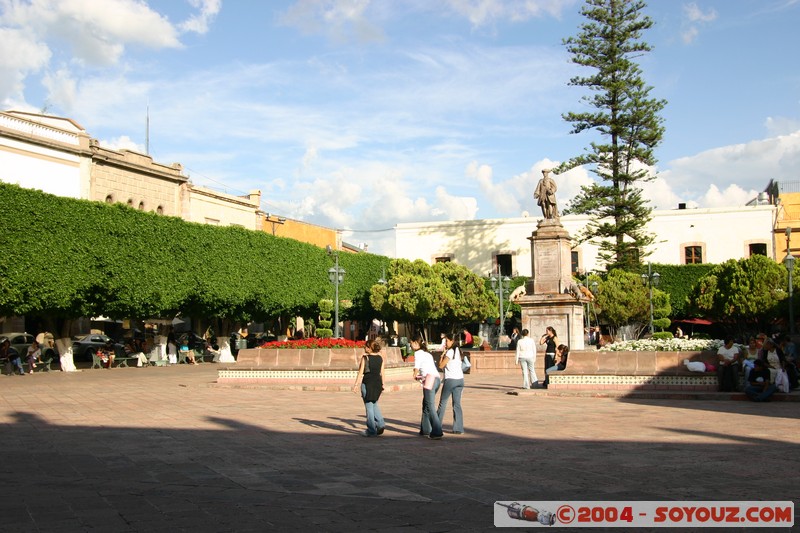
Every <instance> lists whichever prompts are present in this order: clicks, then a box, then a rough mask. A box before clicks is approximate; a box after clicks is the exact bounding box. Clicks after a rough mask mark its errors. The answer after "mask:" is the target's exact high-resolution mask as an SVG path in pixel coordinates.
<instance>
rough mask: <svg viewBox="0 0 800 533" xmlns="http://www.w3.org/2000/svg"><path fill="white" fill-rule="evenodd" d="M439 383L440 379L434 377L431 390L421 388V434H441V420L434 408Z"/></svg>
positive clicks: (437, 435) (440, 382)
mask: <svg viewBox="0 0 800 533" xmlns="http://www.w3.org/2000/svg"><path fill="white" fill-rule="evenodd" d="M441 384H442V380H441V379H439V378H436V381H435V382H434V383H433V388H432V389H431V390H427V389H422V420H421V421H420V423H419V430H420V432H421V433H422V434H423V435H430V436H432V437H441V436H442V421H441V420H439V415H438V414H437V413H436V409H435V408H434V405H435V404H436V393H437V392H438V391H439V385H441Z"/></svg>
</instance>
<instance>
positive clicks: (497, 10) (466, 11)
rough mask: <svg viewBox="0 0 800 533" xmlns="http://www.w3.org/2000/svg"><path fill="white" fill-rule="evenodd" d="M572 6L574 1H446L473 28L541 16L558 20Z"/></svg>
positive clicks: (522, 20)
mask: <svg viewBox="0 0 800 533" xmlns="http://www.w3.org/2000/svg"><path fill="white" fill-rule="evenodd" d="M573 4H575V0H447V5H448V7H449V8H450V9H451V10H452V11H454V12H455V13H457V14H458V15H460V16H462V17H464V18H466V19H467V20H469V21H470V23H471V24H472V25H473V26H475V27H479V26H483V25H485V24H491V23H493V22H495V21H498V20H509V21H512V22H524V21H526V20H529V19H531V18H535V17H541V16H543V15H550V16H552V17H555V18H560V16H561V13H562V12H563V11H564V10H565V9H568V8H570V7H571V6H572V5H573Z"/></svg>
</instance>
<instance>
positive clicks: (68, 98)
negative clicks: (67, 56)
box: [42, 68, 78, 109]
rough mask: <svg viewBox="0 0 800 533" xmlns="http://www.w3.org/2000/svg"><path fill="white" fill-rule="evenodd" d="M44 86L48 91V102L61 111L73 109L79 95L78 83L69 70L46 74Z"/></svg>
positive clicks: (43, 80)
mask: <svg viewBox="0 0 800 533" xmlns="http://www.w3.org/2000/svg"><path fill="white" fill-rule="evenodd" d="M42 85H44V87H45V88H46V89H47V91H48V96H47V100H48V102H51V103H53V104H55V105H57V106H58V107H60V108H61V109H73V107H74V105H75V99H76V97H77V93H78V88H77V85H78V83H77V81H76V80H75V79H74V78H73V77H72V74H71V73H70V72H69V70H67V69H66V68H61V69H59V70H57V71H56V72H52V73H47V74H45V76H44V78H42Z"/></svg>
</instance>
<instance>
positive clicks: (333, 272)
mask: <svg viewBox="0 0 800 533" xmlns="http://www.w3.org/2000/svg"><path fill="white" fill-rule="evenodd" d="M326 250H327V251H328V255H332V256H333V259H334V261H335V262H336V264H335V265H334V266H332V267H331V268H329V269H328V279H329V280H330V282H331V283H333V287H334V293H335V296H334V300H333V309H334V311H333V319H334V324H335V325H334V327H333V328H334V329H333V337H334V338H336V339H338V338H339V285H341V284H342V282H343V281H344V275H345V271H344V269H343V268H340V267H339V252H338V251H336V250H334V249H333V248H331V245H330V244H329V245H328V246H327V248H326Z"/></svg>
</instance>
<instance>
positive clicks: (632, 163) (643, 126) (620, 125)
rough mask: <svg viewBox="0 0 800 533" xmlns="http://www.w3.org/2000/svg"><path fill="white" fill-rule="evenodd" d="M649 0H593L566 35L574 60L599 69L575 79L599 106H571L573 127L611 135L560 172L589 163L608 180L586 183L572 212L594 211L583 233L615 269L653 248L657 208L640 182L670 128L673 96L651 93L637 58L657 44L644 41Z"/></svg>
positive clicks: (586, 99) (646, 178) (568, 116)
mask: <svg viewBox="0 0 800 533" xmlns="http://www.w3.org/2000/svg"><path fill="white" fill-rule="evenodd" d="M645 5H646V4H645V2H644V1H641V0H586V4H585V5H584V7H583V9H582V10H581V14H582V15H583V16H584V17H586V18H587V19H588V22H584V23H583V24H582V25H581V32H580V33H579V34H578V35H577V36H576V37H570V38H568V39H564V45H565V46H566V47H567V50H568V51H569V52H570V53H571V54H572V62H573V63H576V64H578V65H581V66H584V67H589V68H591V69H593V70H594V71H595V72H594V73H593V74H591V75H589V76H576V77H574V78H572V79H571V80H570V85H576V86H581V87H587V88H588V89H589V90H590V91H592V93H593V94H591V95H590V96H585V97H583V101H584V102H586V103H587V104H589V105H590V106H591V107H593V108H594V110H592V111H588V112H583V113H566V114H564V115H563V118H564V120H566V121H567V122H570V123H572V131H571V133H580V132H582V131H584V130H592V129H593V130H597V131H598V132H599V133H600V134H601V135H602V137H603V142H597V143H595V142H592V143H591V147H590V148H589V149H587V151H586V153H584V154H583V155H580V156H577V157H574V158H572V159H570V160H569V161H567V162H565V163H563V164H562V165H561V167H560V168H559V169H558V172H559V173H560V172H564V171H566V170H568V169H570V168H573V167H576V166H580V165H589V166H590V167H591V170H592V172H594V173H595V174H596V175H597V176H599V177H600V182H599V183H597V182H595V183H593V184H592V185H589V186H584V187H582V188H581V193H580V194H579V195H578V196H576V197H575V198H573V199H572V201H571V202H570V204H569V206H568V209H567V211H566V212H567V213H579V214H586V215H590V216H591V222H590V223H589V224H588V225H587V227H586V229H585V230H584V231H583V232H582V233H581V234H580V235H578V240H580V241H583V242H585V241H593V242H596V243H597V244H598V246H599V249H600V251H599V258H600V260H601V261H602V262H603V263H605V264H606V265H607V267H608V268H609V269H611V268H631V267H634V266H636V265H637V264H639V263H640V262H641V260H642V259H643V258H644V257H645V256H646V255H647V251H646V250H645V249H646V247H647V246H648V245H650V244H652V242H653V240H654V237H653V236H652V235H650V234H648V233H647V232H646V230H645V226H646V224H647V222H648V221H649V220H650V213H651V211H652V208H650V207H649V206H648V205H647V201H646V200H645V199H644V198H643V197H642V190H641V188H640V187H638V186H637V185H638V184H639V183H641V182H643V181H649V180H652V179H653V178H654V176H650V173H649V169H648V168H647V166H651V165H654V164H655V163H656V159H655V157H654V155H653V150H654V148H655V147H656V146H657V145H658V144H659V143H660V142H661V138H662V136H663V133H664V128H663V126H662V124H663V119H662V118H661V117H660V116H659V112H660V111H661V110H662V109H663V108H664V106H665V105H666V101H665V100H657V99H654V98H651V97H650V91H651V89H652V87H649V86H647V85H646V84H645V82H644V80H643V79H642V71H641V69H640V68H639V65H638V64H637V63H636V62H635V59H636V58H637V57H639V56H641V55H642V54H644V53H645V52H649V51H650V50H651V47H650V45H648V44H647V43H645V42H642V41H640V38H641V34H642V32H643V31H644V30H647V29H649V28H650V27H651V26H652V25H653V21H652V20H651V19H650V18H649V17H647V16H645V15H644V14H643V13H642V10H643V9H644V8H645Z"/></svg>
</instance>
